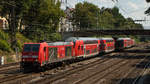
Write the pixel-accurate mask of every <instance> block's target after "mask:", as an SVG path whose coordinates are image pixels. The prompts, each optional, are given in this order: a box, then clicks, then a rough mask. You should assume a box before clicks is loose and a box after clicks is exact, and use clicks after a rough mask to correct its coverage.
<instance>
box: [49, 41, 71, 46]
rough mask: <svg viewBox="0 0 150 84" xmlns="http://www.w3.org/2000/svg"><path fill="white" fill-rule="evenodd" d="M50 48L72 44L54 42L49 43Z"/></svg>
mask: <svg viewBox="0 0 150 84" xmlns="http://www.w3.org/2000/svg"><path fill="white" fill-rule="evenodd" d="M47 44H48V46H59V45H72V43H71V42H53V43H47Z"/></svg>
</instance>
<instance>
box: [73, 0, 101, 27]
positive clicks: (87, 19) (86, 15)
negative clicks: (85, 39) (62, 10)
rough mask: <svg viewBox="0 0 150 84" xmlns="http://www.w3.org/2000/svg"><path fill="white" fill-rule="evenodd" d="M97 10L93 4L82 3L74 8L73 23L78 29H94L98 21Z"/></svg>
mask: <svg viewBox="0 0 150 84" xmlns="http://www.w3.org/2000/svg"><path fill="white" fill-rule="evenodd" d="M99 10H100V9H99V8H98V7H97V6H95V5H94V4H91V3H88V2H84V3H83V4H82V3H78V4H77V5H76V6H75V12H74V15H73V16H74V22H75V23H76V25H77V26H78V27H80V28H92V27H93V28H94V27H96V24H95V23H96V21H97V19H98V13H99Z"/></svg>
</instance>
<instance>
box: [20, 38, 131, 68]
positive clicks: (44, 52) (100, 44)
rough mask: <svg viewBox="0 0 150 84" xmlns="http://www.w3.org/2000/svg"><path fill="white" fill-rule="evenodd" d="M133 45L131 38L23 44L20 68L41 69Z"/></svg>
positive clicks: (72, 39) (69, 39)
mask: <svg viewBox="0 0 150 84" xmlns="http://www.w3.org/2000/svg"><path fill="white" fill-rule="evenodd" d="M133 45H134V40H133V39H131V38H119V39H117V40H114V39H113V38H88V37H71V38H68V39H67V40H66V42H53V43H47V42H43V43H25V44H24V47H23V52H22V60H21V67H22V69H25V70H26V69H28V68H33V67H35V68H37V67H38V68H41V67H44V66H46V65H47V64H50V63H55V62H61V61H64V60H69V59H74V58H79V57H82V58H85V57H91V56H95V55H98V54H99V53H102V52H103V53H107V52H112V51H114V50H115V49H124V48H129V47H132V46H133Z"/></svg>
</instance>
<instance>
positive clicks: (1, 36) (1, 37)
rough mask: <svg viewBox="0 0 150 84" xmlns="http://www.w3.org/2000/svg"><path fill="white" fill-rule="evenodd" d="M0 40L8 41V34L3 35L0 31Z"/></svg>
mask: <svg viewBox="0 0 150 84" xmlns="http://www.w3.org/2000/svg"><path fill="white" fill-rule="evenodd" d="M0 39H2V40H8V34H6V33H4V32H3V31H2V30H0Z"/></svg>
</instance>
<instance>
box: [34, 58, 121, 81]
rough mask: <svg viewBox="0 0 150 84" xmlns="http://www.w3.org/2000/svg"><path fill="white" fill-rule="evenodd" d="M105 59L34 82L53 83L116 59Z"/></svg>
mask: <svg viewBox="0 0 150 84" xmlns="http://www.w3.org/2000/svg"><path fill="white" fill-rule="evenodd" d="M105 60H106V59H105ZM105 60H104V59H103V61H99V62H94V63H89V64H87V65H84V66H81V67H78V68H75V69H72V70H69V71H65V72H63V73H60V74H57V75H54V76H50V77H47V78H44V79H42V80H40V81H36V82H32V83H34V84H39V83H44V84H47V83H52V82H55V81H57V80H60V79H62V78H64V77H67V76H69V75H71V74H74V73H76V72H78V73H79V72H80V71H83V70H87V69H88V68H91V67H97V66H99V65H101V64H102V63H105V62H111V61H112V62H113V61H114V59H107V61H105ZM120 62H122V60H120V61H118V62H117V63H116V64H118V63H120ZM108 67H112V65H111V66H108ZM106 69H107V68H106Z"/></svg>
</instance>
